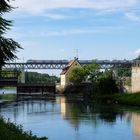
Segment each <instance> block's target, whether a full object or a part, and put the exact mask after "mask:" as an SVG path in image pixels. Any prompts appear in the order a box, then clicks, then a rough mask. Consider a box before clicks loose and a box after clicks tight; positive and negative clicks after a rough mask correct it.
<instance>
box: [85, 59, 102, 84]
mask: <svg viewBox="0 0 140 140" xmlns="http://www.w3.org/2000/svg"><path fill="white" fill-rule="evenodd" d="M83 69H84V71H85V73H86V79H87V80H88V81H91V82H93V81H96V80H97V78H98V75H99V74H100V65H99V64H97V63H96V61H93V62H92V64H87V65H84V66H83Z"/></svg>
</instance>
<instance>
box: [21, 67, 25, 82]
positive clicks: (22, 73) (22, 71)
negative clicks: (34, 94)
mask: <svg viewBox="0 0 140 140" xmlns="http://www.w3.org/2000/svg"><path fill="white" fill-rule="evenodd" d="M21 83H22V84H25V69H24V68H22V69H21Z"/></svg>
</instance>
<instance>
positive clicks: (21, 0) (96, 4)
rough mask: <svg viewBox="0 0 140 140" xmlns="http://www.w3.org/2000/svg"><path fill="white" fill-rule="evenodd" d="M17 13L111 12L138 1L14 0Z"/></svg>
mask: <svg viewBox="0 0 140 140" xmlns="http://www.w3.org/2000/svg"><path fill="white" fill-rule="evenodd" d="M11 3H12V5H13V6H16V7H18V8H17V10H18V11H22V12H27V13H30V14H35V15H36V14H42V13H44V12H46V11H47V10H51V9H59V8H85V9H94V10H112V9H120V8H128V7H133V6H137V4H138V0H29V1H27V0H16V1H12V2H11Z"/></svg>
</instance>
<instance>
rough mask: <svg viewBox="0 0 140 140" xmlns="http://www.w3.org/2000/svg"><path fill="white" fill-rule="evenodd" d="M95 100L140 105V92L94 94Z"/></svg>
mask: <svg viewBox="0 0 140 140" xmlns="http://www.w3.org/2000/svg"><path fill="white" fill-rule="evenodd" d="M93 99H94V100H100V101H102V102H113V103H118V104H123V105H130V106H140V92H139V93H135V94H134V93H133V94H124V93H122V94H113V95H93Z"/></svg>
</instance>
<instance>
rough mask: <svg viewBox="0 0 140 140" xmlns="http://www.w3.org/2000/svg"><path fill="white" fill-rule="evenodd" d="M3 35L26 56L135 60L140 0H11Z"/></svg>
mask: <svg viewBox="0 0 140 140" xmlns="http://www.w3.org/2000/svg"><path fill="white" fill-rule="evenodd" d="M10 4H12V5H13V6H14V7H15V9H14V10H13V11H12V12H10V13H9V14H6V15H5V17H6V18H7V19H10V20H13V27H12V28H11V30H10V31H8V32H7V33H6V35H5V36H6V37H12V38H13V39H14V40H16V41H17V42H19V43H20V44H21V46H22V47H23V50H19V52H17V56H18V57H19V60H17V61H27V60H29V59H35V60H48V59H73V58H74V57H77V56H78V57H79V59H110V60H113V59H133V58H135V57H137V56H138V54H140V0H15V1H11V2H10Z"/></svg>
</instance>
